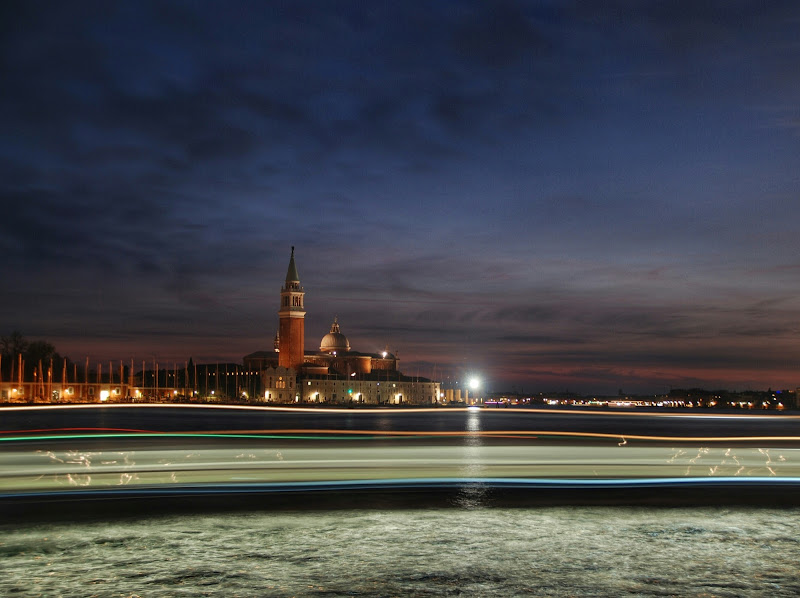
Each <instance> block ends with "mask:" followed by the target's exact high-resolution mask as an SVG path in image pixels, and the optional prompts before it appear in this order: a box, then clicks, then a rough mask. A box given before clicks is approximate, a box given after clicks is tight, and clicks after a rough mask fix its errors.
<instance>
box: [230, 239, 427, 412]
mask: <svg viewBox="0 0 800 598" xmlns="http://www.w3.org/2000/svg"><path fill="white" fill-rule="evenodd" d="M304 296H305V291H304V289H303V287H302V286H301V284H300V276H299V274H298V271H297V264H296V263H295V257H294V247H292V253H291V257H290V258H289V268H288V270H287V273H286V280H285V281H284V285H283V287H282V288H281V304H280V309H279V310H278V319H279V328H278V334H277V336H276V339H275V342H274V348H273V350H272V351H256V352H255V353H250V354H249V355H246V356H245V357H244V358H243V362H244V368H245V369H247V370H257V371H259V372H260V376H261V382H262V387H263V391H262V393H261V399H263V401H265V402H268V403H289V402H292V403H301V402H302V403H365V404H394V405H400V404H411V405H431V404H435V403H438V402H439V401H440V399H441V395H440V393H441V387H440V384H439V383H437V382H433V381H431V380H428V379H426V378H419V377H411V376H405V375H403V374H402V372H400V371H399V370H398V369H397V366H398V362H399V359H398V357H397V353H396V352H395V353H391V352H389V350H388V348H387V350H385V351H383V352H381V353H363V352H360V351H356V350H354V349H353V348H352V347H351V345H350V340H349V339H348V338H347V336H345V334H344V333H343V332H342V329H341V326H340V324H339V320H338V318H334V320H333V323H332V324H331V327H330V330H329V331H328V332H327V333H326V334H325V335H324V336H323V337H322V339H321V341H320V343H319V350H312V351H307V350H305V339H304V333H305V326H304V320H305V314H306V312H305V307H304Z"/></svg>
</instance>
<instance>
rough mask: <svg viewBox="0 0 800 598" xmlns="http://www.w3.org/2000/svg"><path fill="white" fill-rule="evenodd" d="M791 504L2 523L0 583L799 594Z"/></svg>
mask: <svg viewBox="0 0 800 598" xmlns="http://www.w3.org/2000/svg"><path fill="white" fill-rule="evenodd" d="M799 515H800V510H798V509H788V510H773V509H714V508H704V509H686V510H684V509H662V510H659V509H655V510H653V509H645V508H608V507H606V508H604V507H572V508H567V507H542V508H537V509H480V508H477V509H455V508H453V509H439V510H434V509H428V510H426V509H419V510H388V511H379V510H371V509H366V510H358V509H353V510H349V511H338V512H301V511H298V512H291V513H286V512H279V513H250V514H212V515H192V516H170V517H153V518H149V519H144V520H126V521H120V522H114V523H105V522H97V523H89V524H82V525H70V524H59V525H52V524H50V525H38V526H24V525H17V526H15V527H10V526H6V527H5V528H4V529H2V530H1V531H2V535H0V538H2V539H0V558H2V562H3V569H4V574H3V576H2V578H0V595H15V596H39V595H46V596H86V595H98V596H131V595H139V596H153V595H160V596H175V595H187V596H188V595H192V596H197V595H226V596H228V595H231V596H236V595H239V596H253V595H268V596H286V595H295V596H315V595H323V594H324V595H326V596H353V595H370V596H373V595H379V596H400V595H427V596H451V595H454V594H467V595H484V596H510V595H535V596H563V595H570V596H622V595H637V596H664V595H677V596H688V595H693V596H697V595H707V596H720V597H734V596H737V597H739V596H745V597H748V596H753V597H755V596H776V597H783V596H786V597H788V596H797V595H800V579H798V576H797V574H796V567H797V562H800V540H798V539H797V534H796V526H795V525H796V521H797V518H798V516H799Z"/></svg>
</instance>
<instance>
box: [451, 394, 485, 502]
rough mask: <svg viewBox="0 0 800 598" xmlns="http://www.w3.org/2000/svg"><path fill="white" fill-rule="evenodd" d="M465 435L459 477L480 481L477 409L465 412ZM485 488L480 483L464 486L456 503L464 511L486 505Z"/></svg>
mask: <svg viewBox="0 0 800 598" xmlns="http://www.w3.org/2000/svg"><path fill="white" fill-rule="evenodd" d="M465 428H466V431H467V435H466V436H465V437H464V445H463V447H464V448H463V453H464V464H463V466H462V467H461V477H462V478H466V479H480V478H482V477H484V476H485V471H484V466H483V454H482V450H481V449H482V447H483V439H482V437H481V434H480V433H481V431H482V428H481V412H480V410H479V409H471V410H469V411H467V420H466V424H465ZM487 492H488V490H487V488H486V485H485V484H482V483H480V482H471V483H468V484H464V485H463V487H462V488H461V490H459V493H458V496H457V498H456V502H457V504H458V506H460V507H462V508H465V509H477V508H479V507H482V506H484V505H485V503H486V498H487Z"/></svg>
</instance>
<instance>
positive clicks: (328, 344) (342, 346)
mask: <svg viewBox="0 0 800 598" xmlns="http://www.w3.org/2000/svg"><path fill="white" fill-rule="evenodd" d="M319 350H320V351H322V352H323V353H333V352H338V351H349V350H350V341H349V340H347V337H346V336H345V335H344V334H342V333H341V332H339V322H338V321H337V318H334V319H333V324H332V325H331V331H330V332H329V333H328V334H326V335H325V336H323V337H322V342H321V343H320V344H319Z"/></svg>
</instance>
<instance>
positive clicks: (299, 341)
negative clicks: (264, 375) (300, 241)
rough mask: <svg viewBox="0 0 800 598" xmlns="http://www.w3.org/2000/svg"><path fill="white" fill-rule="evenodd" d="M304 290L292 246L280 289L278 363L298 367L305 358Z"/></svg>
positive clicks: (288, 366) (283, 365)
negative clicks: (284, 279)
mask: <svg viewBox="0 0 800 598" xmlns="http://www.w3.org/2000/svg"><path fill="white" fill-rule="evenodd" d="M304 296H305V292H304V291H303V287H301V286H300V276H299V275H298V273H297V266H296V265H295V263H294V247H292V254H291V257H290V258H289V268H288V270H287V271H286V282H285V283H284V285H283V288H282V289H281V307H280V309H279V310H278V317H279V318H280V327H279V334H278V364H279V365H280V366H282V367H287V368H298V367H300V366H301V365H303V361H304V360H305V316H306V310H305V307H304V306H303V298H304Z"/></svg>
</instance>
